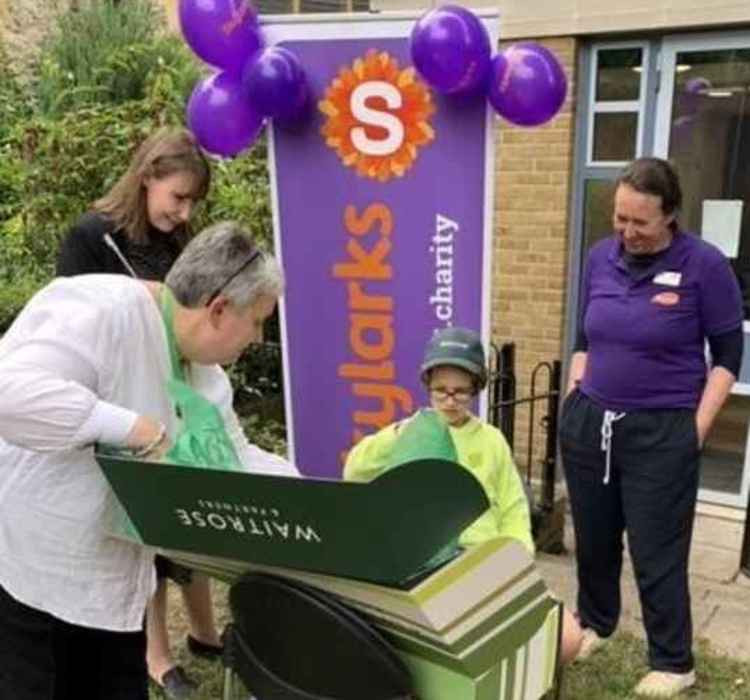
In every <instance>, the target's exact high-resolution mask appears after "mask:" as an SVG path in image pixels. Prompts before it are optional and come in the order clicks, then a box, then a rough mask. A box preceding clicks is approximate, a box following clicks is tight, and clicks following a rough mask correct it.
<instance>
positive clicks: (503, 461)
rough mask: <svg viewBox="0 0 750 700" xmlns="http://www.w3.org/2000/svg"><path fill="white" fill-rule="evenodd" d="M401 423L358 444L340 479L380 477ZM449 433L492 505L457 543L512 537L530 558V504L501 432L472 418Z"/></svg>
mask: <svg viewBox="0 0 750 700" xmlns="http://www.w3.org/2000/svg"><path fill="white" fill-rule="evenodd" d="M407 420H408V419H407ZM399 425H400V423H393V424H392V425H389V426H386V427H385V428H383V429H382V430H380V431H378V432H377V433H374V434H373V435H368V436H366V437H364V438H363V439H362V440H360V441H359V442H358V443H357V444H356V445H355V446H354V447H353V448H352V449H351V451H350V452H349V456H348V457H347V460H346V465H345V466H344V479H347V480H350V481H370V480H371V479H374V478H375V477H376V476H378V474H379V473H380V472H381V471H382V466H381V465H382V464H383V457H384V455H386V454H388V453H389V452H390V450H391V448H392V446H393V443H394V442H395V440H396V436H397V432H398V426H399ZM449 430H450V434H451V437H452V438H453V443H454V444H455V446H456V452H457V454H458V460H459V462H460V464H461V465H462V466H463V467H466V469H468V470H469V471H470V472H471V473H472V474H473V475H474V476H475V477H476V478H477V480H478V481H479V482H480V483H481V484H482V486H483V487H484V491H485V493H486V494H487V498H488V499H489V501H490V508H489V510H487V511H486V512H485V513H483V514H482V515H481V516H479V517H478V518H477V519H476V520H475V521H474V522H473V523H472V524H471V525H469V527H467V528H466V529H465V530H464V531H463V532H462V533H461V537H460V538H459V542H460V544H461V545H463V546H469V545H473V544H479V543H480V542H484V541H486V540H489V539H492V538H494V537H512V538H513V539H516V540H519V541H520V542H521V543H522V544H523V545H524V546H525V547H526V548H527V549H528V550H529V552H531V553H532V554H533V553H534V542H533V540H532V537H531V519H530V517H529V504H528V500H527V499H526V494H525V493H524V490H523V485H522V483H521V478H520V477H519V475H518V470H517V469H516V465H515V464H514V463H513V457H512V455H511V453H510V448H509V447H508V443H507V442H506V440H505V437H503V434H502V433H501V432H500V431H499V430H498V429H497V428H495V427H494V426H492V425H489V424H488V423H484V422H482V421H480V420H479V419H478V418H476V417H475V416H471V417H470V419H469V420H468V421H467V422H466V423H464V425H462V426H461V427H460V428H453V427H450V426H449ZM373 465H375V466H373Z"/></svg>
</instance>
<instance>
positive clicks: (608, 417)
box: [602, 411, 626, 484]
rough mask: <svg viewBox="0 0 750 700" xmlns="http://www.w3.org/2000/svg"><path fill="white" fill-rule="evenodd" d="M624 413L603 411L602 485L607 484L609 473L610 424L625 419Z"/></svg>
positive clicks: (610, 454) (610, 457) (610, 456)
mask: <svg viewBox="0 0 750 700" xmlns="http://www.w3.org/2000/svg"><path fill="white" fill-rule="evenodd" d="M625 415H626V414H625V413H624V412H621V413H617V412H615V411H604V418H603V420H602V452H604V453H605V455H606V457H605V464H606V467H605V470H604V481H603V482H602V483H604V484H608V483H609V477H610V473H611V466H610V464H611V461H612V423H614V422H615V421H618V420H620V418H624V417H625Z"/></svg>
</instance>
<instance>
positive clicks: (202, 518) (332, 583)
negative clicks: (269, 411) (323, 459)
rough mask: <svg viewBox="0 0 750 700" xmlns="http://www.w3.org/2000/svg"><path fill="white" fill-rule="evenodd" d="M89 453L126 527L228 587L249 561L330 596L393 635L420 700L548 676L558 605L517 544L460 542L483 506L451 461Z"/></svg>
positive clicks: (474, 693) (494, 693) (499, 692)
mask: <svg viewBox="0 0 750 700" xmlns="http://www.w3.org/2000/svg"><path fill="white" fill-rule="evenodd" d="M98 460H99V463H100V465H101V467H102V469H103V471H104V473H105V474H106V476H107V479H108V480H109V482H110V484H111V485H112V488H113V490H114V491H115V493H116V495H117V497H118V499H119V501H120V503H121V504H122V506H123V508H124V511H125V512H126V513H127V518H128V519H129V522H130V524H131V528H132V529H130V530H129V532H130V536H132V537H136V538H138V539H139V540H140V541H142V542H144V543H146V544H150V545H153V546H156V547H160V548H162V549H164V550H169V551H168V555H169V556H170V558H173V559H175V560H177V561H178V562H180V563H183V564H185V565H186V566H190V567H191V568H195V569H198V570H201V571H204V572H205V573H207V574H209V575H212V576H216V577H218V578H222V579H224V580H227V581H229V582H231V581H233V580H235V579H236V578H238V577H239V576H240V575H242V574H243V573H244V572H246V571H249V570H255V571H262V572H267V573H272V574H275V575H280V576H284V577H287V578H290V579H293V580H298V581H301V582H305V583H307V584H309V585H313V586H316V587H317V588H320V589H321V590H324V591H326V592H328V593H330V594H333V595H335V596H337V597H338V598H340V599H341V600H342V601H344V602H345V603H346V604H348V605H350V606H351V607H353V608H355V609H357V610H359V611H360V612H362V613H363V614H364V615H366V616H367V617H369V618H370V619H371V621H372V622H373V623H374V624H375V625H376V626H377V627H378V628H379V629H380V630H381V631H382V632H383V633H384V634H385V635H386V636H387V637H388V638H389V640H390V641H391V643H392V644H393V646H394V648H395V649H396V650H397V652H398V653H399V655H400V656H401V657H402V658H403V660H404V661H405V663H406V664H407V666H408V667H409V668H410V670H411V671H412V675H413V677H414V680H415V684H416V686H417V691H418V694H419V697H420V698H421V699H422V700H489V699H490V698H492V699H493V700H494V699H497V698H500V699H502V700H536V699H537V698H539V697H541V696H542V695H543V694H544V693H545V692H546V691H547V690H549V688H551V687H552V685H553V682H554V678H555V671H556V666H557V649H558V646H559V644H558V632H559V627H560V606H559V604H558V603H557V602H556V601H555V600H554V599H553V598H552V597H551V596H550V595H549V592H548V591H547V588H546V586H545V584H544V582H543V581H542V580H541V578H540V576H539V574H538V572H537V570H536V568H535V566H534V563H533V561H532V559H531V557H530V556H529V554H528V553H527V552H526V550H525V549H524V548H523V547H522V546H521V545H520V544H518V543H517V542H514V541H510V540H501V539H498V540H493V541H490V542H487V543H484V544H482V545H480V546H478V547H473V548H471V549H468V550H466V551H459V550H458V549H457V548H456V546H455V543H456V540H457V535H458V533H460V532H461V531H462V530H463V529H464V528H465V527H467V526H468V525H469V524H470V523H471V522H473V520H474V519H476V518H477V517H478V516H479V515H480V514H481V513H483V512H484V511H485V510H486V509H487V507H488V502H487V499H486V497H485V495H484V491H483V490H482V488H481V486H480V485H479V483H478V482H477V481H476V479H475V478H474V477H473V476H472V475H471V474H470V473H469V472H468V471H467V470H466V469H464V468H463V467H461V466H460V465H457V464H454V463H452V462H448V461H444V460H433V459H428V460H417V461H414V462H411V463H409V464H405V465H402V466H399V467H397V468H395V469H392V470H390V471H388V472H386V473H384V474H383V475H381V476H380V477H378V478H377V479H375V480H373V481H372V482H369V483H365V484H362V483H349V482H340V481H333V480H321V479H293V478H287V477H280V476H267V475H259V474H244V473H236V472H219V471H212V470H203V469H196V468H191V467H180V466H176V465H169V464H162V463H158V464H156V463H151V462H141V461H138V460H132V459H128V458H124V457H118V456H112V455H98ZM120 531H121V532H124V530H122V528H121V529H120ZM439 552H443V553H444V563H443V565H442V566H438V567H437V568H434V570H432V571H430V570H429V569H428V567H430V566H433V567H434V565H435V555H436V554H437V553H439Z"/></svg>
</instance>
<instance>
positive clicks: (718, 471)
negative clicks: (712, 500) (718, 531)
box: [700, 396, 750, 494]
mask: <svg viewBox="0 0 750 700" xmlns="http://www.w3.org/2000/svg"><path fill="white" fill-rule="evenodd" d="M749 415H750V398H748V397H747V396H730V397H729V399H728V400H727V402H726V404H724V407H723V408H722V409H721V412H720V413H719V415H718V416H717V417H716V421H715V423H714V425H713V427H712V428H711V433H710V434H709V436H708V440H706V444H705V446H704V447H703V453H702V455H701V471H700V486H701V488H703V489H710V490H711V491H719V492H723V493H730V494H738V493H741V491H742V469H743V465H744V463H745V443H746V441H747V425H748V416H749Z"/></svg>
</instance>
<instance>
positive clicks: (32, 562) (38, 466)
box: [0, 275, 298, 631]
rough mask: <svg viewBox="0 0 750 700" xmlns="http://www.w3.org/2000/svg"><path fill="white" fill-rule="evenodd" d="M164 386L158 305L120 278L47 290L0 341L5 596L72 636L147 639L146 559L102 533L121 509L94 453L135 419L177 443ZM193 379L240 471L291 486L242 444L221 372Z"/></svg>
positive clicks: (119, 440) (197, 370)
mask: <svg viewBox="0 0 750 700" xmlns="http://www.w3.org/2000/svg"><path fill="white" fill-rule="evenodd" d="M169 376H170V372H169V356H168V350H167V341H166V335H165V332H164V325H163V322H162V319H161V314H160V312H159V309H158V306H157V304H156V301H155V300H154V298H153V296H152V295H151V293H150V292H149V290H148V288H147V287H146V286H145V285H144V284H143V283H142V282H139V281H136V280H133V279H130V278H128V277H125V276H122V275H81V276H78V277H70V278H60V279H56V280H54V281H53V282H52V283H51V284H49V285H48V286H47V287H45V288H44V289H42V290H41V291H40V292H38V293H37V294H36V295H35V296H34V298H33V299H32V300H31V301H30V302H29V303H28V304H27V305H26V307H25V308H24V310H23V311H22V312H21V313H20V314H19V316H18V318H17V319H16V321H15V322H14V323H13V325H12V326H11V327H10V329H9V330H8V332H7V333H6V334H5V335H4V336H3V337H2V339H0V586H2V587H3V588H5V590H6V591H8V593H9V594H10V595H12V596H13V597H14V598H15V599H16V600H18V601H20V602H22V603H24V604H25V605H28V606H30V607H32V608H36V609H38V610H43V611H45V612H48V613H50V614H51V615H54V616H55V617H57V618H59V619H61V620H65V621H67V622H70V623H72V624H76V625H82V626H86V627H94V628H98V629H107V630H113V631H135V630H139V629H141V627H142V624H143V615H144V611H145V607H146V602H147V600H148V598H149V597H150V596H151V594H152V593H153V590H154V587H155V576H154V566H153V556H154V550H153V549H152V548H149V547H144V546H141V545H137V544H134V543H131V542H127V541H125V540H122V539H117V538H115V537H112V536H111V535H109V534H108V532H107V531H108V528H109V523H110V522H111V518H112V517H113V514H114V512H115V511H116V508H115V497H114V495H113V493H112V491H111V489H110V488H109V485H108V484H107V481H106V479H105V478H104V475H103V474H102V472H101V470H100V469H99V466H98V464H97V463H96V460H95V459H94V451H93V444H94V443H96V442H100V443H106V444H111V445H123V444H124V442H125V439H126V437H127V435H128V433H129V432H130V430H131V428H132V427H133V424H134V423H135V420H136V418H137V417H138V416H139V415H141V414H143V415H148V416H151V417H153V418H156V419H158V420H160V421H162V422H163V423H164V425H166V427H167V432H168V434H169V435H170V436H171V437H172V438H174V435H175V431H176V428H177V425H176V417H175V415H174V410H173V408H172V405H171V402H170V399H169V397H168V395H167V393H166V380H167V378H168V377H169ZM190 378H191V383H192V385H193V387H194V388H195V389H196V390H197V391H199V392H200V393H201V394H203V395H204V396H205V397H206V398H208V399H209V400H210V401H212V402H214V403H215V404H216V405H217V406H218V407H219V410H220V411H221V413H222V416H223V417H224V420H225V424H226V427H227V432H228V433H229V435H230V437H231V439H232V441H233V443H234V444H235V448H236V449H237V453H238V455H239V457H240V460H241V461H242V463H243V465H245V466H246V468H247V469H248V471H263V472H266V473H275V474H282V475H287V476H297V475H298V473H297V470H296V469H295V468H294V467H293V466H292V465H291V464H289V463H288V462H286V461H285V460H283V459H281V458H280V457H277V456H276V455H271V454H269V453H267V452H264V451H263V450H260V449H259V448H257V447H255V446H253V445H250V444H249V443H248V442H247V440H246V438H245V436H244V434H243V433H242V429H241V427H240V424H239V421H238V420H237V416H236V415H235V413H234V411H233V409H232V389H231V386H230V384H229V380H228V378H227V376H226V374H225V373H224V371H223V370H222V369H221V368H220V367H218V366H216V365H213V366H205V365H193V366H192V367H191V371H190Z"/></svg>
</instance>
